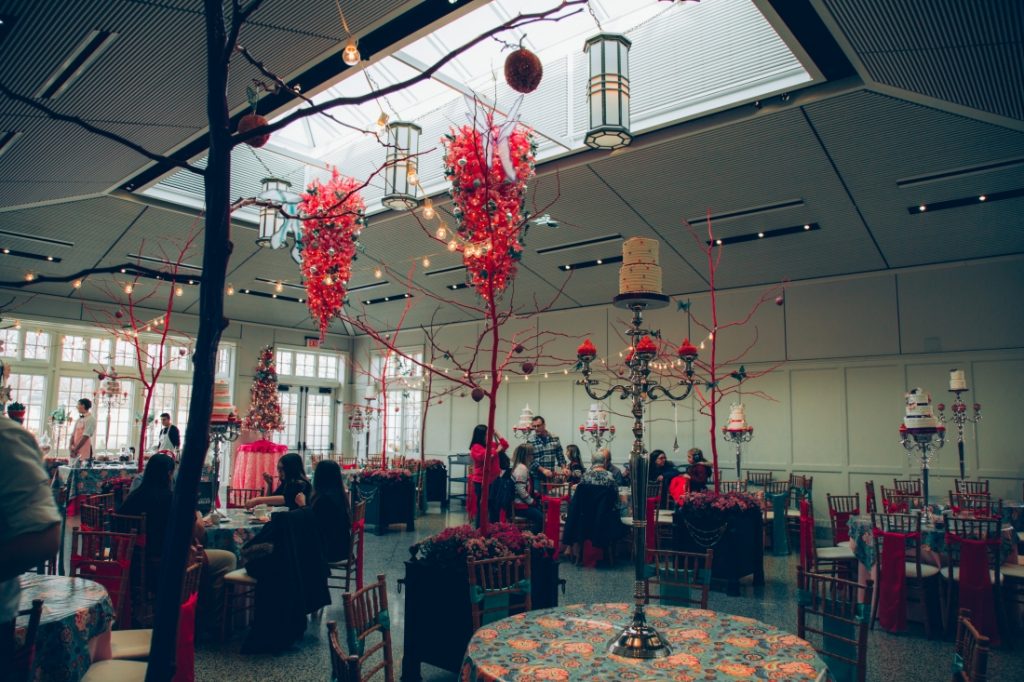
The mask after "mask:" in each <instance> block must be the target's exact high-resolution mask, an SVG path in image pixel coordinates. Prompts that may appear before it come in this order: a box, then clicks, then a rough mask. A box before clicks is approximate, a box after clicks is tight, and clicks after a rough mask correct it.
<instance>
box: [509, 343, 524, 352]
mask: <svg viewBox="0 0 1024 682" xmlns="http://www.w3.org/2000/svg"><path fill="white" fill-rule="evenodd" d="M512 350H514V351H515V352H517V353H522V352H523V351H524V350H526V349H525V348H523V344H521V343H517V344H516V347H515V348H513V349H512Z"/></svg>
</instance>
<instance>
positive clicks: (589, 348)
mask: <svg viewBox="0 0 1024 682" xmlns="http://www.w3.org/2000/svg"><path fill="white" fill-rule="evenodd" d="M576 355H577V357H581V358H583V357H589V358H596V357H597V347H595V346H594V344H593V343H591V341H590V339H587V340H586V341H584V342H583V343H581V344H580V347H579V348H577V349H576Z"/></svg>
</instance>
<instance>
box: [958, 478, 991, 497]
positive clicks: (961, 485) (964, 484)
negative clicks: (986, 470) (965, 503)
mask: <svg viewBox="0 0 1024 682" xmlns="http://www.w3.org/2000/svg"><path fill="white" fill-rule="evenodd" d="M953 484H954V485H955V486H956V488H955V489H956V491H957V492H958V493H962V494H966V495H988V494H989V492H988V479H987V478H983V479H978V480H977V481H968V480H967V479H960V478H954V479H953Z"/></svg>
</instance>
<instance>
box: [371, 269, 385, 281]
mask: <svg viewBox="0 0 1024 682" xmlns="http://www.w3.org/2000/svg"><path fill="white" fill-rule="evenodd" d="M373 276H374V277H376V278H377V279H380V278H381V277H383V276H384V271H383V270H381V269H380V268H374V269H373Z"/></svg>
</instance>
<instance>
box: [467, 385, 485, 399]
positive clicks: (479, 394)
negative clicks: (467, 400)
mask: <svg viewBox="0 0 1024 682" xmlns="http://www.w3.org/2000/svg"><path fill="white" fill-rule="evenodd" d="M484 395H485V394H484V389H482V388H480V387H479V386H477V387H476V388H474V389H473V392H472V393H470V397H471V398H473V402H475V403H478V402H480V401H481V400H483V399H484Z"/></svg>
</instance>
